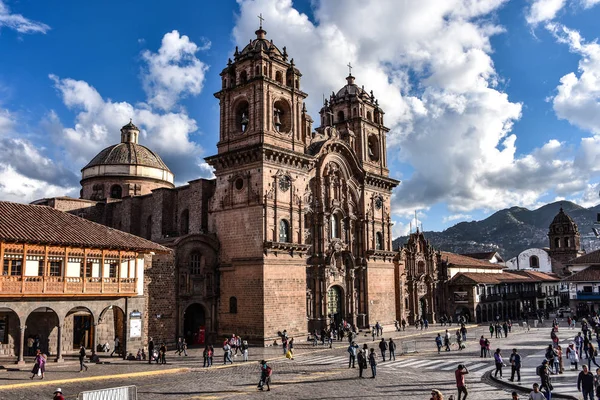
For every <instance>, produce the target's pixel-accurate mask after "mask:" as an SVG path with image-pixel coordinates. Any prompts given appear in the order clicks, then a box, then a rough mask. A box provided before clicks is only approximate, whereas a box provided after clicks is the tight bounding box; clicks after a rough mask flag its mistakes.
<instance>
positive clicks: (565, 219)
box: [551, 207, 575, 225]
mask: <svg viewBox="0 0 600 400" xmlns="http://www.w3.org/2000/svg"><path fill="white" fill-rule="evenodd" d="M562 224H570V225H575V222H574V221H573V218H571V217H570V216H569V215H567V213H565V211H564V210H563V209H562V207H561V208H560V211H559V212H558V214H556V217H554V219H553V220H552V224H551V225H562Z"/></svg>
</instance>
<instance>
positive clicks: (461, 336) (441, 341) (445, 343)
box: [435, 324, 467, 354]
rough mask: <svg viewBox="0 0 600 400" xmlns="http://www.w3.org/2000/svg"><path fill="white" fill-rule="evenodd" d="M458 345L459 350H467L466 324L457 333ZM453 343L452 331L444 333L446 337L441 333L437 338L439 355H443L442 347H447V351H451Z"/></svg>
mask: <svg viewBox="0 0 600 400" xmlns="http://www.w3.org/2000/svg"><path fill="white" fill-rule="evenodd" d="M455 337H456V344H457V349H458V350H463V349H464V348H465V342H466V341H467V327H466V326H465V324H461V326H460V328H458V329H457V330H456V332H455ZM451 341H452V335H451V334H450V331H449V330H448V329H446V332H445V333H444V337H442V335H441V334H440V333H438V334H437V336H436V337H435V344H436V346H437V351H438V354H440V353H441V351H442V347H445V350H446V351H450V350H451V349H450V345H451Z"/></svg>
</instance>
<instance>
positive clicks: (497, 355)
mask: <svg viewBox="0 0 600 400" xmlns="http://www.w3.org/2000/svg"><path fill="white" fill-rule="evenodd" d="M494 362H495V363H496V371H495V372H494V378H497V377H498V372H500V379H502V367H503V366H504V361H503V360H502V355H501V354H500V349H496V352H495V353H494Z"/></svg>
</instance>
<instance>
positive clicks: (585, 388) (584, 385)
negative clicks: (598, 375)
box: [577, 365, 594, 400]
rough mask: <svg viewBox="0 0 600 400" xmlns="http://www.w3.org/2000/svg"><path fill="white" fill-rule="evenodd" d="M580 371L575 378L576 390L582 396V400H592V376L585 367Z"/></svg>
mask: <svg viewBox="0 0 600 400" xmlns="http://www.w3.org/2000/svg"><path fill="white" fill-rule="evenodd" d="M581 369H582V371H581V372H580V373H579V375H578V377H577V390H578V391H579V392H581V394H582V395H583V400H594V374H592V372H591V371H590V370H589V369H588V367H587V366H586V365H582V366H581Z"/></svg>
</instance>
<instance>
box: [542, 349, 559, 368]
mask: <svg viewBox="0 0 600 400" xmlns="http://www.w3.org/2000/svg"><path fill="white" fill-rule="evenodd" d="M545 356H546V360H548V368H550V370H552V368H553V367H555V360H556V358H558V354H557V353H556V350H554V348H553V347H552V345H551V344H549V345H548V348H547V349H546V355H545ZM555 373H557V374H558V368H556V369H555Z"/></svg>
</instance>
